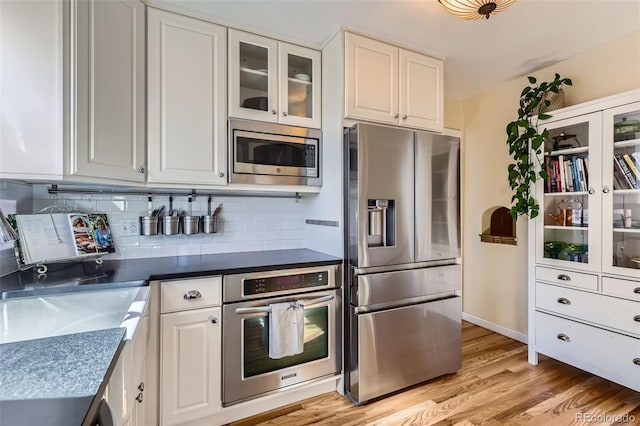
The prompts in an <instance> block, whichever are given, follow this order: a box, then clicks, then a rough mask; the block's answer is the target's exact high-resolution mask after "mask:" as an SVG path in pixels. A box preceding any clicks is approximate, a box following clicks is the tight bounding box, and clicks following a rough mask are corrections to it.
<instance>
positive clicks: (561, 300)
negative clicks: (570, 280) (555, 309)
mask: <svg viewBox="0 0 640 426" xmlns="http://www.w3.org/2000/svg"><path fill="white" fill-rule="evenodd" d="M558 303H559V304H561V305H570V304H571V300H569V299H567V298H565V297H560V298H559V299H558Z"/></svg>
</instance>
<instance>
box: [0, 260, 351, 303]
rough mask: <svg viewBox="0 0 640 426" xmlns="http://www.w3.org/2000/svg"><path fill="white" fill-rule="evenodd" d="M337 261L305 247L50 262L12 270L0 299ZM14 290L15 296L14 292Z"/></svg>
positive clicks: (0, 284)
mask: <svg viewBox="0 0 640 426" xmlns="http://www.w3.org/2000/svg"><path fill="white" fill-rule="evenodd" d="M341 262H342V259H340V258H338V257H334V256H329V255H327V254H324V253H320V252H317V251H313V250H308V249H292V250H271V251H256V252H239V253H223V254H208V255H200V256H172V257H155V258H144V259H128V260H105V261H104V263H103V264H102V265H98V264H96V263H95V262H93V261H90V260H88V261H83V262H75V263H59V264H50V265H49V271H48V272H47V273H46V274H43V275H38V273H37V272H34V271H25V272H16V273H13V274H10V275H7V276H5V277H2V278H0V299H4V298H8V297H15V296H16V295H20V296H28V295H30V293H28V292H32V294H42V293H49V292H56V291H69V287H75V289H74V290H73V291H76V290H77V291H81V290H90V289H95V287H93V285H95V284H99V285H100V288H106V287H107V286H111V287H112V286H131V285H144V284H145V281H148V280H149V281H150V280H169V279H174V278H192V277H198V276H206V275H218V274H233V273H242V272H252V271H265V270H274V269H285V268H295V267H305V266H311V265H323V264H324V265H327V264H337V263H341ZM16 292H19V293H16Z"/></svg>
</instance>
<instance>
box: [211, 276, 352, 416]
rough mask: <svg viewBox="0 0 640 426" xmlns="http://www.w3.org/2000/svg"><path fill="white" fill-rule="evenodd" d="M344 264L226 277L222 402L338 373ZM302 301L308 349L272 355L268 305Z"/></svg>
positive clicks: (227, 402)
mask: <svg viewBox="0 0 640 426" xmlns="http://www.w3.org/2000/svg"><path fill="white" fill-rule="evenodd" d="M341 274H342V268H341V266H340V265H325V266H314V267H309V268H296V269H286V270H278V271H268V272H253V273H247V274H237V275H227V276H225V277H224V278H223V314H222V316H223V320H222V341H223V343H222V344H223V356H222V371H223V391H222V402H223V405H224V406H229V405H233V404H237V403H239V402H244V401H247V400H250V399H253V398H257V397H259V396H263V395H266V394H269V393H272V392H277V391H279V390H282V389H287V388H289V387H291V386H293V385H298V384H301V383H304V382H307V381H311V380H315V379H319V378H322V377H327V376H332V375H336V374H339V373H340V371H341V356H342V341H341V339H342V338H341V332H340V330H341V328H342V320H341V315H342V313H341V312H342V311H341V310H342V288H341V282H342V277H341ZM294 300H296V301H298V302H300V303H302V304H303V305H304V349H303V351H302V353H300V354H297V355H292V356H286V357H283V358H278V359H272V358H270V357H269V309H270V308H269V306H270V304H273V303H281V302H285V301H294Z"/></svg>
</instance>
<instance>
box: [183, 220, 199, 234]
mask: <svg viewBox="0 0 640 426" xmlns="http://www.w3.org/2000/svg"><path fill="white" fill-rule="evenodd" d="M199 225H200V216H182V232H183V233H184V234H187V235H189V234H197V233H198V232H200V229H199V228H200V227H199Z"/></svg>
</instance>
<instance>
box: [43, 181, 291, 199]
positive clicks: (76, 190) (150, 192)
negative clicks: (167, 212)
mask: <svg viewBox="0 0 640 426" xmlns="http://www.w3.org/2000/svg"><path fill="white" fill-rule="evenodd" d="M48 192H49V194H100V195H146V196H148V197H152V196H165V197H166V196H169V197H171V196H184V197H191V198H192V199H193V198H196V197H216V198H220V197H248V198H293V199H295V200H300V199H301V198H302V194H301V193H300V192H296V193H294V194H282V193H274V194H265V193H258V194H257V193H246V192H227V191H225V192H211V191H202V192H199V191H197V190H195V189H190V190H182V189H172V190H166V189H159V190H155V189H145V190H138V189H103V188H88V187H72V188H61V187H60V186H59V185H57V184H53V185H51V187H50V188H49V190H48Z"/></svg>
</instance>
